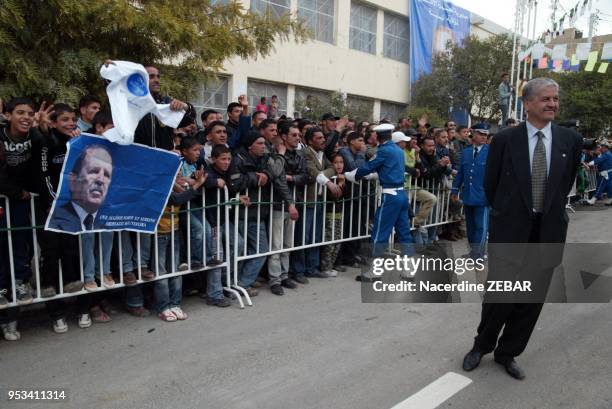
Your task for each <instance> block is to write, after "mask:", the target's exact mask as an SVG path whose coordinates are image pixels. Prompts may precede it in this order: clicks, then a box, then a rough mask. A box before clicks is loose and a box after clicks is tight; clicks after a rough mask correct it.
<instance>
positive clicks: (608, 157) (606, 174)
mask: <svg viewBox="0 0 612 409" xmlns="http://www.w3.org/2000/svg"><path fill="white" fill-rule="evenodd" d="M596 152H597V153H598V154H599V156H597V157H596V158H595V159H593V160H592V161H591V162H589V166H597V171H598V172H599V174H600V175H601V180H600V181H599V184H598V185H597V190H596V191H595V195H593V197H592V198H590V199H589V200H587V202H588V203H589V204H590V205H594V204H595V201H597V200H601V198H602V197H603V194H604V193H605V192H607V194H608V200H606V205H607V206H612V153H610V142H609V141H608V140H607V139H604V140H603V141H601V142H600V143H599V147H598V149H597V151H596Z"/></svg>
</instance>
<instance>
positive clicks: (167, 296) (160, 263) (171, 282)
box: [153, 230, 183, 312]
mask: <svg viewBox="0 0 612 409" xmlns="http://www.w3.org/2000/svg"><path fill="white" fill-rule="evenodd" d="M179 246H180V240H179V237H178V230H176V231H175V234H174V266H173V265H172V235H171V234H158V235H157V249H156V251H157V273H158V274H159V275H160V276H161V275H164V274H166V273H171V272H172V270H174V271H176V270H177V267H178V263H179V251H180V247H179ZM182 283H183V277H181V276H176V277H171V278H165V279H161V280H157V281H155V283H154V284H153V291H154V294H155V309H156V310H157V311H158V312H162V311H163V310H165V309H168V308H172V307H178V306H180V305H181V298H182V289H183V286H182Z"/></svg>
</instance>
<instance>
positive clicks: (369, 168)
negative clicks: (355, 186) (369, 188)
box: [355, 141, 405, 188]
mask: <svg viewBox="0 0 612 409" xmlns="http://www.w3.org/2000/svg"><path fill="white" fill-rule="evenodd" d="M404 169H405V165H404V151H403V150H402V149H401V148H400V147H399V146H398V145H397V144H396V143H393V142H392V141H387V142H385V143H383V144H382V145H378V150H377V152H376V156H374V158H372V159H371V160H370V161H369V162H366V163H365V164H363V165H362V166H360V167H359V168H357V173H356V174H355V179H361V178H362V177H364V176H366V175H369V174H370V173H373V172H378V180H379V181H380V185H381V186H382V187H383V188H393V187H404Z"/></svg>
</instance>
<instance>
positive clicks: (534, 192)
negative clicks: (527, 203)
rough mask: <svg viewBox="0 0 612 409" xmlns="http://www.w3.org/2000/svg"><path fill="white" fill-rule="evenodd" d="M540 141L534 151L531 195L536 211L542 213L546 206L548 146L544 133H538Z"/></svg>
mask: <svg viewBox="0 0 612 409" xmlns="http://www.w3.org/2000/svg"><path fill="white" fill-rule="evenodd" d="M536 136H537V137H538V142H537V143H536V146H535V149H534V151H533V162H532V163H531V197H532V199H533V209H534V211H536V212H538V213H541V212H542V210H543V208H544V195H545V193H546V179H547V166H546V146H544V141H543V140H542V139H543V138H544V134H543V133H542V132H540V131H538V132H537V133H536Z"/></svg>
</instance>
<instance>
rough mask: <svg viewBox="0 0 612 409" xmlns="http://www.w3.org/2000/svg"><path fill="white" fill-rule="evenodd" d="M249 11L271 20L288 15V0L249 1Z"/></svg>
mask: <svg viewBox="0 0 612 409" xmlns="http://www.w3.org/2000/svg"><path fill="white" fill-rule="evenodd" d="M251 10H253V11H255V12H258V13H259V14H262V15H269V16H270V17H272V18H279V17H280V16H282V15H283V14H285V13H289V12H290V10H289V0H251Z"/></svg>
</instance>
